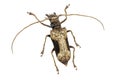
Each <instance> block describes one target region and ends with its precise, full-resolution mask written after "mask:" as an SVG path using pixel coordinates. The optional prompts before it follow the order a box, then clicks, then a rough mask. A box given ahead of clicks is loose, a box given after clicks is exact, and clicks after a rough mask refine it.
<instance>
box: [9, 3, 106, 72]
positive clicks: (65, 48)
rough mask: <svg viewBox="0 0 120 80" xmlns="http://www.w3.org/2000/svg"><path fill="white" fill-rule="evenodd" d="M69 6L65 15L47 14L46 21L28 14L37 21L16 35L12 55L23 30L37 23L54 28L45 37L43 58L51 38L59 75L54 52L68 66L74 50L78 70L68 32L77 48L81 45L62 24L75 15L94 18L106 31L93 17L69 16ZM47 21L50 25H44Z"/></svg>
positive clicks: (30, 13)
mask: <svg viewBox="0 0 120 80" xmlns="http://www.w3.org/2000/svg"><path fill="white" fill-rule="evenodd" d="M69 6H70V4H69V5H67V6H66V7H65V9H64V12H65V14H59V15H57V14H56V13H55V12H54V13H53V14H46V16H47V18H45V19H44V20H39V19H38V17H37V16H36V15H35V14H34V13H32V12H27V13H28V14H29V15H32V16H34V17H35V18H36V20H37V21H36V22H33V23H31V24H29V25H28V26H26V27H24V28H23V29H22V30H20V31H19V32H18V33H17V34H16V36H15V37H14V39H13V41H12V44H11V50H12V53H13V44H14V41H15V39H16V38H17V36H18V35H19V34H20V33H21V32H22V31H23V30H25V29H26V28H28V27H30V26H31V25H33V24H36V23H40V24H42V25H43V26H47V27H49V28H52V30H51V31H50V34H48V35H46V37H45V41H44V44H43V49H42V51H41V56H42V55H43V53H44V49H45V43H46V39H47V37H49V38H51V41H52V43H53V46H54V48H53V49H52V51H51V55H52V58H53V61H54V65H55V67H56V71H57V73H58V74H59V69H58V67H57V64H56V61H55V59H54V56H53V52H54V51H55V53H56V57H57V59H58V61H60V62H61V63H63V64H64V65H66V66H67V64H68V61H69V60H70V58H71V51H70V49H71V48H72V49H73V55H72V57H73V59H72V63H73V66H74V68H75V69H76V70H77V66H76V65H75V62H74V58H75V53H74V52H75V48H74V47H73V46H71V45H69V42H68V37H67V33H68V32H70V33H71V35H72V36H73V39H74V42H75V45H76V46H79V47H80V45H79V44H78V43H77V42H76V39H75V36H74V35H73V32H72V31H71V30H67V29H66V28H65V27H63V28H62V27H61V24H62V23H63V22H65V21H66V20H67V17H68V16H73V15H74V16H83V17H89V18H93V19H95V20H97V21H98V22H100V24H101V25H102V27H103V29H104V26H103V23H102V22H101V21H100V20H98V19H97V18H95V17H92V16H88V15H81V14H67V11H66V10H67V8H68V7H69ZM61 16H65V19H63V20H62V21H60V20H59V17H61ZM46 20H49V21H50V25H48V24H45V23H43V22H44V21H46Z"/></svg>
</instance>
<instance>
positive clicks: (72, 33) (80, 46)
mask: <svg viewBox="0 0 120 80" xmlns="http://www.w3.org/2000/svg"><path fill="white" fill-rule="evenodd" d="M67 32H71V34H72V36H73V39H74V42H75V44H76V46H79V47H80V48H81V46H80V45H79V44H78V43H77V42H76V39H75V36H74V35H73V32H72V31H71V30H68V31H67Z"/></svg>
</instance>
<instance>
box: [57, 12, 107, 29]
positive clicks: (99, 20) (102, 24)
mask: <svg viewBox="0 0 120 80" xmlns="http://www.w3.org/2000/svg"><path fill="white" fill-rule="evenodd" d="M59 16H66V14H60V15H59ZM67 16H83V17H89V18H92V19H95V20H97V21H98V22H99V23H100V24H101V25H102V27H103V30H105V28H104V25H103V23H102V22H101V21H100V20H99V19H97V18H95V17H93V16H88V15H83V14H67Z"/></svg>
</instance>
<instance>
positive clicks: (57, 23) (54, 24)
mask: <svg viewBox="0 0 120 80" xmlns="http://www.w3.org/2000/svg"><path fill="white" fill-rule="evenodd" d="M46 16H47V17H48V19H49V21H50V23H51V28H58V27H60V26H61V23H60V21H59V16H57V15H56V13H55V12H54V13H53V14H46Z"/></svg>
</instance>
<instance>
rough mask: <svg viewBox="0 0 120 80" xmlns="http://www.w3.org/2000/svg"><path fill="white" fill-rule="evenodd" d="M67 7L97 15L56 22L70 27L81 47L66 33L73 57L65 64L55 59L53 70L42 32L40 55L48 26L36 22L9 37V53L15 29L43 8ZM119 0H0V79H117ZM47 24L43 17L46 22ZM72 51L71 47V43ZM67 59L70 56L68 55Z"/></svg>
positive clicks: (47, 11)
mask: <svg viewBox="0 0 120 80" xmlns="http://www.w3.org/2000/svg"><path fill="white" fill-rule="evenodd" d="M67 4H70V7H69V8H68V10H67V11H68V13H79V14H85V15H91V16H94V17H97V18H98V19H100V20H101V21H102V22H103V24H104V26H105V31H104V30H103V29H102V27H101V25H100V23H99V22H97V21H96V20H94V19H91V18H86V17H79V16H71V17H69V18H68V20H67V21H66V22H65V23H64V24H62V26H65V27H66V28H67V29H68V30H69V29H71V30H72V31H73V33H74V35H75V37H76V40H77V42H78V43H79V44H80V45H81V48H80V49H79V48H77V47H76V46H75V44H74V42H73V38H72V36H71V35H70V34H68V37H69V43H70V45H73V46H75V48H76V51H75V63H76V65H77V67H78V70H77V71H76V70H75V69H74V68H73V65H72V60H70V61H69V63H68V66H67V67H66V66H64V65H63V64H61V63H60V62H58V61H57V59H56V63H57V66H58V68H59V70H60V74H59V75H57V72H56V69H55V66H54V62H53V59H52V56H51V53H50V52H51V50H52V48H53V45H52V42H51V40H50V39H49V38H48V39H47V42H46V48H45V52H44V55H43V57H40V52H41V50H42V46H43V42H44V38H45V35H47V34H49V31H50V30H51V29H49V28H47V27H45V26H42V25H41V24H36V25H33V26H31V27H29V28H28V29H26V30H24V31H23V32H22V33H21V34H20V35H19V36H18V37H17V39H16V40H15V43H14V46H13V47H14V54H13V55H12V52H11V42H12V39H13V38H14V36H15V35H16V33H17V32H18V31H20V30H21V29H22V28H23V27H25V26H27V25H28V24H30V23H32V22H35V21H36V19H35V18H34V17H33V16H30V15H28V14H27V13H26V12H27V11H31V12H33V13H35V14H36V15H37V16H38V17H39V19H41V20H42V19H44V18H45V17H46V16H45V14H50V13H53V12H56V13H57V14H62V13H64V7H65V6H66V5H67ZM119 5H120V3H119V0H59V1H58V0H1V1H0V80H120V38H119V37H120V22H119V19H120V12H119V7H120V6H119ZM46 23H47V24H49V22H46ZM71 52H72V49H71ZM71 59H72V58H71Z"/></svg>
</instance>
